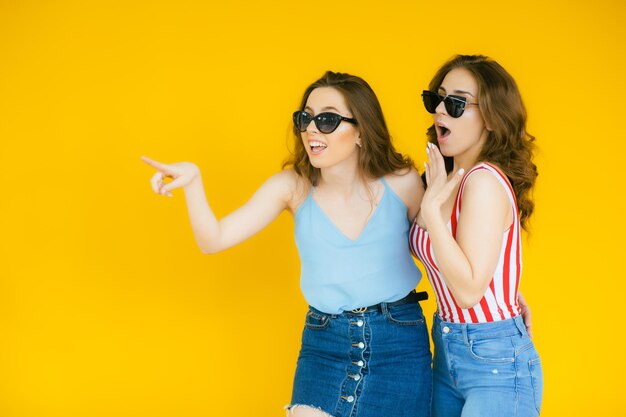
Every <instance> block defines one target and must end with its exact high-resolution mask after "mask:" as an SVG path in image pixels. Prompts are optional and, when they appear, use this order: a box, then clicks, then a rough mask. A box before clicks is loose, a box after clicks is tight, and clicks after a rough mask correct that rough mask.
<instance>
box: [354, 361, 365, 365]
mask: <svg viewBox="0 0 626 417" xmlns="http://www.w3.org/2000/svg"><path fill="white" fill-rule="evenodd" d="M356 364H357V365H359V366H363V365H365V363H364V362H363V361H358V362H357V363H356Z"/></svg>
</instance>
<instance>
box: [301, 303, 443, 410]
mask: <svg viewBox="0 0 626 417" xmlns="http://www.w3.org/2000/svg"><path fill="white" fill-rule="evenodd" d="M381 306H382V307H381V308H380V309H378V310H376V309H374V310H368V311H365V312H363V313H351V312H344V313H342V314H326V313H322V312H320V311H318V310H316V309H314V308H313V307H310V308H309V311H308V313H307V315H306V323H305V327H304V331H303V334H302V347H301V350H300V355H299V357H298V366H297V369H296V375H295V380H294V385H293V393H292V398H291V405H290V407H294V406H297V407H300V406H306V407H311V408H316V409H320V410H322V411H324V412H326V413H328V414H330V415H332V416H334V417H387V416H389V417H391V416H394V417H402V416H407V417H408V416H411V417H429V416H430V403H431V390H432V389H431V388H432V371H431V353H430V346H429V338H428V331H427V329H426V323H425V321H424V315H423V313H422V309H421V307H420V305H419V304H418V303H409V304H401V305H396V306H392V307H389V306H387V305H386V304H384V303H383V304H382V305H381Z"/></svg>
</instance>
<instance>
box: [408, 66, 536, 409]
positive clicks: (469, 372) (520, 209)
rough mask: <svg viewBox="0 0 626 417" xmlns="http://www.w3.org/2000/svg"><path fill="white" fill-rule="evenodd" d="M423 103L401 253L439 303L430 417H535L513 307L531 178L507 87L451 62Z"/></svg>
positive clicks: (511, 88) (498, 70)
mask: <svg viewBox="0 0 626 417" xmlns="http://www.w3.org/2000/svg"><path fill="white" fill-rule="evenodd" d="M422 97H423V99H424V105H425V107H426V110H427V111H428V112H430V113H432V114H433V118H434V123H433V125H432V126H431V127H430V128H429V130H428V136H429V143H428V146H427V153H428V158H429V163H428V164H426V181H427V183H428V188H427V190H426V193H425V195H424V198H423V200H422V203H421V209H420V212H419V214H418V216H417V218H416V220H415V223H414V225H413V227H412V229H411V233H410V245H411V249H412V251H413V253H414V254H415V255H416V256H417V257H418V258H419V259H420V260H421V261H422V262H423V263H424V265H425V267H426V271H427V273H428V278H429V280H430V281H431V284H432V286H433V289H434V292H435V295H436V297H437V305H438V312H437V314H436V315H435V320H434V323H433V329H432V332H433V341H434V343H435V359H434V366H433V370H434V380H433V384H434V385H433V390H434V391H433V401H432V412H433V414H432V415H433V416H434V417H452V416H461V415H463V417H474V416H476V417H478V416H536V415H538V414H539V410H540V406H541V396H542V388H543V377H542V371H541V364H540V361H539V356H538V354H537V351H536V350H535V347H534V345H533V343H532V341H531V339H530V337H529V335H528V332H527V330H526V328H525V326H524V323H523V320H522V318H521V310H520V306H519V304H518V302H517V297H518V288H519V282H520V276H521V271H522V258H521V239H520V234H521V228H523V227H525V226H526V224H527V221H528V218H529V217H530V215H531V214H532V211H533V208H534V204H533V201H532V200H531V196H530V191H531V189H532V187H533V185H534V182H535V178H536V176H537V170H536V166H535V165H534V164H533V162H532V147H533V146H532V145H533V144H532V142H533V141H534V137H533V136H531V135H529V134H528V133H527V132H526V111H525V108H524V105H523V103H522V100H521V97H520V94H519V91H518V88H517V85H516V83H515V81H514V80H513V78H512V77H511V76H510V75H509V74H508V73H507V72H506V71H505V70H504V68H502V67H501V66H500V65H499V64H498V63H496V62H495V61H493V60H491V59H489V58H487V57H483V56H463V55H459V56H456V57H454V58H452V59H451V60H450V61H448V62H447V63H446V64H444V65H443V67H441V69H440V70H439V71H438V72H437V74H436V75H435V77H434V78H433V79H432V81H431V83H430V90H428V91H424V92H423V94H422Z"/></svg>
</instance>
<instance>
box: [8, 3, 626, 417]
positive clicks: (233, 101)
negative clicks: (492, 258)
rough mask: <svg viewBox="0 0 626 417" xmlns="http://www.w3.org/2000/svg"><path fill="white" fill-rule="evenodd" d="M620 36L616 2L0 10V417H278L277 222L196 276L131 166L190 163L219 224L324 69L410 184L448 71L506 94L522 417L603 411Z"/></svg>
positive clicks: (625, 37)
mask: <svg viewBox="0 0 626 417" xmlns="http://www.w3.org/2000/svg"><path fill="white" fill-rule="evenodd" d="M625 17H626V6H625V4H624V2H623V1H621V0H596V1H578V0H567V1H565V0H557V1H540V0H526V1H520V2H517V3H515V4H512V5H509V3H507V2H502V1H476V2H470V1H465V0H464V1H456V0H448V1H445V2H434V1H431V2H423V1H393V0H391V1H383V2H381V1H378V0H376V1H374V0H371V1H370V0H358V1H357V0H346V1H341V2H338V1H330V2H325V1H317V2H287V1H276V0H268V1H262V2H260V1H253V0H243V1H237V2H211V1H184V0H183V1H167V0H162V1H155V0H150V1H146V0H141V1H140V0H135V1H132V0H129V1H121V0H113V1H102V0H95V1H23V0H13V1H9V0H2V1H0V170H1V172H2V175H1V179H0V184H1V186H0V190H1V192H0V416H3V417H55V416H63V417H74V416H90V417H96V416H119V417H125V416H154V417H158V416H182V417H195V416H217V415H234V416H248V415H255V416H279V415H283V412H282V406H283V405H284V404H286V403H287V402H288V401H289V397H290V389H291V388H290V385H291V380H292V376H293V371H294V369H295V360H296V357H297V353H298V348H299V339H300V331H301V328H302V321H303V316H304V312H305V309H306V305H305V302H304V300H303V298H302V296H301V294H300V292H299V283H298V273H299V264H298V258H297V253H296V250H295V247H294V243H293V237H292V236H293V224H292V219H291V218H290V216H289V215H287V214H283V215H282V216H281V217H280V218H279V219H278V221H277V222H275V223H274V224H272V225H271V226H270V227H269V228H267V229H266V230H264V231H263V232H262V233H260V234H259V235H258V236H256V237H254V238H253V239H251V240H249V241H248V242H245V243H243V244H241V245H240V246H238V247H236V248H233V249H231V250H230V251H227V252H225V253H222V254H218V255H214V256H203V255H201V254H200V252H199V250H197V249H196V247H195V244H194V241H193V237H192V235H191V231H190V227H189V225H188V220H187V218H186V214H185V207H184V201H183V198H182V193H180V192H178V193H176V195H175V198H173V199H165V198H159V197H157V196H155V195H153V194H152V191H151V190H150V188H149V184H148V179H149V177H150V175H151V174H152V171H151V170H150V169H149V168H148V167H147V166H145V165H143V164H142V163H141V162H140V160H139V156H140V155H142V154H145V155H148V156H151V157H153V158H156V159H161V160H164V161H170V162H171V161H178V160H192V161H195V162H196V163H198V164H199V165H200V167H201V168H202V171H203V175H204V179H205V185H206V187H207V193H208V195H209V199H210V201H211V203H212V205H213V207H214V209H215V211H216V212H217V213H218V215H224V214H226V213H228V212H229V211H230V210H233V209H234V208H236V207H238V206H239V205H240V204H242V203H243V202H245V201H246V199H247V198H248V197H249V196H250V195H251V193H252V192H253V191H254V190H255V189H256V188H257V187H258V186H259V185H260V184H261V183H262V182H263V180H264V179H265V178H266V177H268V176H269V175H271V174H272V173H274V172H276V171H277V170H278V169H279V168H280V163H281V161H282V160H283V158H284V156H285V155H286V149H287V144H288V143H289V141H290V138H289V135H288V131H289V128H290V114H291V112H292V111H294V110H295V109H296V106H297V105H298V102H299V100H300V95H301V94H302V92H303V90H304V88H305V87H306V86H307V85H308V84H309V83H310V82H312V81H314V80H315V79H317V78H318V77H319V76H321V75H322V73H323V72H324V71H325V70H327V69H333V70H335V71H343V72H350V73H354V74H357V75H360V76H362V77H363V78H365V79H366V80H368V81H369V82H370V84H371V85H372V87H373V88H374V90H375V91H376V92H377V93H378V95H379V98H380V100H381V102H382V104H383V108H384V109H385V113H386V116H387V119H388V123H389V125H390V128H391V131H392V134H393V135H394V137H395V140H396V143H397V146H398V148H399V149H400V150H401V151H403V152H406V153H409V154H410V155H411V156H413V157H414V158H415V160H416V162H417V164H418V166H421V164H422V162H423V161H424V159H425V152H424V146H425V134H424V133H425V129H426V128H427V126H428V124H429V120H430V119H429V116H428V115H427V114H426V112H425V111H424V110H423V107H422V105H421V102H420V97H419V92H420V91H421V90H422V89H423V88H425V87H426V86H427V83H428V81H429V80H430V77H431V76H432V75H433V74H434V72H435V70H436V69H437V68H438V67H439V66H440V65H441V64H442V63H443V62H444V61H445V60H446V59H448V58H449V57H450V56H451V55H453V54H455V53H482V54H486V55H489V56H492V57H494V58H495V59H497V60H498V61H499V62H500V63H501V64H502V65H503V66H504V67H505V68H507V69H508V70H509V71H510V72H511V73H512V74H513V76H514V77H515V78H516V80H517V81H518V83H519V86H520V89H521V91H522V94H523V96H524V99H525V102H526V105H527V107H528V110H529V115H530V118H529V123H530V126H529V128H530V132H531V133H533V134H535V135H536V136H537V143H538V145H539V154H538V157H537V163H538V165H539V169H540V177H539V181H538V185H537V190H536V200H537V211H536V217H535V218H534V222H533V233H532V235H531V236H530V238H529V239H527V241H526V242H525V243H526V246H525V271H524V273H525V274H524V279H523V283H522V289H523V291H524V292H525V294H526V297H527V298H528V300H529V301H530V303H531V306H532V309H533V312H534V333H535V342H536V344H537V347H538V349H539V351H540V353H541V355H542V359H543V364H544V371H545V399H544V413H543V414H542V415H543V416H589V415H599V416H600V415H601V416H615V415H623V410H622V409H621V408H620V405H621V404H623V399H622V398H621V397H623V374H624V373H625V372H626V367H625V365H624V361H623V344H621V343H620V342H619V337H620V335H621V333H622V329H621V323H622V322H623V321H624V320H623V305H624V301H623V298H624V291H625V290H626V285H625V284H624V278H625V274H624V272H623V267H622V265H623V261H624V248H625V246H626V245H624V243H623V240H624V232H625V230H624V209H625V204H624V202H623V196H621V194H622V193H623V190H624V180H625V179H626V178H625V175H624V164H623V159H624V152H625V150H626V138H625V135H624V123H623V120H624V117H625V116H624V109H625V104H624V103H625V100H626V99H625V97H626V88H625V87H626V86H625V82H624V78H625V76H624V64H625V62H626V59H625V55H626V54H625V52H626V51H625V49H624V43H625V42H626V25H624V18H625ZM620 197H621V199H618V198H620ZM420 287H421V288H428V285H427V283H426V281H425V280H424V282H422V284H420ZM430 292H431V301H429V302H428V303H427V304H426V312H427V314H428V316H430V315H431V313H432V312H433V311H434V308H435V307H434V301H433V300H432V298H433V297H432V291H430Z"/></svg>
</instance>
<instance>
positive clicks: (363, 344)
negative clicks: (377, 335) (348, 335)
mask: <svg viewBox="0 0 626 417" xmlns="http://www.w3.org/2000/svg"><path fill="white" fill-rule="evenodd" d="M357 346H358V347H359V348H361V349H363V348H364V347H365V343H363V342H359V344H358V345H357Z"/></svg>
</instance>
